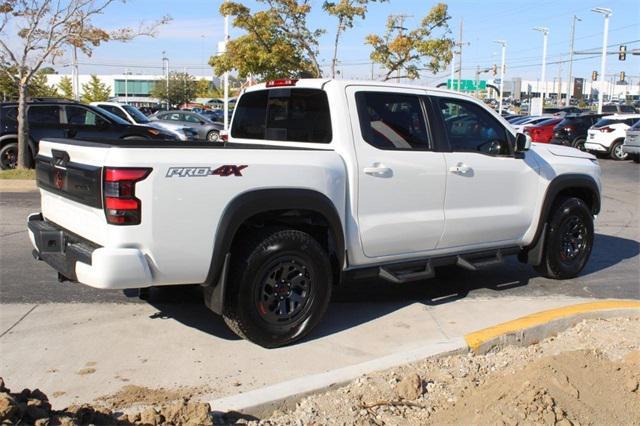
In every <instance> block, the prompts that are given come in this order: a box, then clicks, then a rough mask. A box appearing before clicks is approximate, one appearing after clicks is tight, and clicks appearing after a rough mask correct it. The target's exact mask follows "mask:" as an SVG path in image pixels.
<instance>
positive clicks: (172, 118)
mask: <svg viewBox="0 0 640 426" xmlns="http://www.w3.org/2000/svg"><path fill="white" fill-rule="evenodd" d="M149 119H150V120H152V121H153V120H158V121H161V122H168V123H177V124H180V125H183V126H188V127H191V128H192V129H194V130H195V131H196V132H198V139H200V140H206V141H207V142H218V141H220V131H221V130H223V128H224V126H223V125H222V124H220V123H216V122H214V121H211V120H209V119H208V118H206V117H203V116H202V115H200V114H198V113H195V112H191V111H158V112H157V113H155V114H154V115H152V116H151V117H149Z"/></svg>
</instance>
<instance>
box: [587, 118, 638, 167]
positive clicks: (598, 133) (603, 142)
mask: <svg viewBox="0 0 640 426" xmlns="http://www.w3.org/2000/svg"><path fill="white" fill-rule="evenodd" d="M639 119H640V114H624V115H618V114H614V115H608V116H606V117H602V118H601V119H600V120H598V122H597V123H596V124H594V125H593V126H592V127H591V128H590V129H589V131H588V132H587V134H588V136H587V141H586V142H585V144H584V147H585V148H586V149H587V151H591V152H594V153H598V154H607V155H609V156H610V157H611V158H612V159H613V160H626V159H627V157H628V155H629V154H627V153H626V152H624V151H623V150H622V144H623V143H624V138H625V136H626V132H627V129H628V128H630V127H631V126H633V125H634V124H635V123H636V121H638V120H639Z"/></svg>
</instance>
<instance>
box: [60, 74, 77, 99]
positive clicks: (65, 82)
mask: <svg viewBox="0 0 640 426" xmlns="http://www.w3.org/2000/svg"><path fill="white" fill-rule="evenodd" d="M58 90H59V91H60V94H61V95H62V97H64V98H67V99H73V95H74V94H73V82H72V81H71V77H67V76H64V77H62V78H61V79H60V82H59V83H58Z"/></svg>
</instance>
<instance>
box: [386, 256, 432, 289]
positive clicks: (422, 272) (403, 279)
mask: <svg viewBox="0 0 640 426" xmlns="http://www.w3.org/2000/svg"><path fill="white" fill-rule="evenodd" d="M378 276H379V277H380V278H382V279H383V280H387V281H389V282H392V283H394V284H405V283H410V282H412V281H418V280H426V279H427V278H433V277H434V276H435V272H434V271H433V266H432V265H431V260H427V261H426V262H421V263H418V264H416V265H415V266H413V265H402V266H396V267H395V268H394V267H393V266H381V267H380V269H379V270H378Z"/></svg>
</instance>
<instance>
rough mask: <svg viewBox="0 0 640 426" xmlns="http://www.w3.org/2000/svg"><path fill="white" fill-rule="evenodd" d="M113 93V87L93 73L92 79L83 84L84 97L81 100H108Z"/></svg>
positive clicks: (88, 101) (86, 101)
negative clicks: (110, 87)
mask: <svg viewBox="0 0 640 426" xmlns="http://www.w3.org/2000/svg"><path fill="white" fill-rule="evenodd" d="M109 95H111V89H109V87H108V86H107V85H106V84H104V83H103V82H102V81H100V79H99V78H98V76H97V75H94V74H92V75H91V80H89V82H88V83H86V84H83V85H82V97H81V98H80V100H81V101H82V102H85V103H87V104H88V103H90V102H100V101H106V100H107V99H109Z"/></svg>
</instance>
